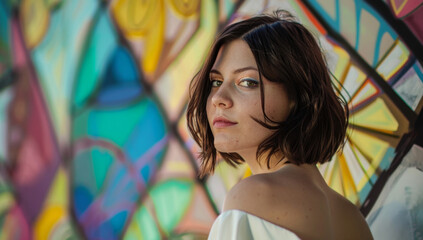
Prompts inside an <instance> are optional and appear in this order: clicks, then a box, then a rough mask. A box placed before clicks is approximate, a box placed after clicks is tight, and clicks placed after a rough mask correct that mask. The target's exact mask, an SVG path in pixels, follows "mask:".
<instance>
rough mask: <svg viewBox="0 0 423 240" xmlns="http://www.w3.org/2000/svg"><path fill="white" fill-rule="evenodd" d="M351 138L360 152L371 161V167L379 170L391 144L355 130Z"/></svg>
mask: <svg viewBox="0 0 423 240" xmlns="http://www.w3.org/2000/svg"><path fill="white" fill-rule="evenodd" d="M349 137H350V139H351V141H352V143H353V144H354V145H355V146H356V147H357V148H358V149H359V150H360V152H361V153H362V154H363V155H364V156H366V158H368V159H369V160H370V161H371V165H372V166H373V167H374V168H378V167H379V164H380V162H381V161H382V159H383V157H384V156H385V154H386V151H387V150H388V147H389V144H388V143H387V142H385V141H382V140H381V139H379V138H376V137H373V136H371V135H368V134H365V133H363V132H361V131H358V130H354V131H353V132H352V134H351V135H350V136H349Z"/></svg>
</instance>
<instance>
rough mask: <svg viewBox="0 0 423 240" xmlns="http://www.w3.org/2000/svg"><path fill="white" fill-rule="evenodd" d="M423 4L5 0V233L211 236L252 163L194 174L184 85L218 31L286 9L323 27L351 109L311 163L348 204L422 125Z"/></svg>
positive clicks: (1, 156) (362, 197) (0, 80)
mask: <svg viewBox="0 0 423 240" xmlns="http://www.w3.org/2000/svg"><path fill="white" fill-rule="evenodd" d="M375 2H376V3H375ZM422 6H423V1H407V0H395V1H394V0H392V1H387V0H386V1H382V0H380V1H374V2H372V1H365V0H356V1H339V0H333V1H323V0H303V1H299V0H260V1H255V0H254V1H253V0H245V1H242V0H187V1H176V0H166V1H165V0H158V1H129V0H112V1H98V0H46V1H38V0H21V1H16V0H4V1H1V2H0V112H1V114H0V239H170V238H171V239H205V238H206V237H207V234H208V232H209V229H210V227H211V224H212V223H213V221H214V219H215V218H216V217H217V215H218V214H219V212H220V211H221V207H222V204H223V199H224V197H225V194H226V193H227V191H228V190H229V189H230V188H231V187H232V186H233V185H234V184H236V183H237V182H238V181H239V180H240V179H242V178H244V177H247V176H249V175H250V174H251V172H250V171H249V169H248V167H247V166H240V167H239V168H237V169H233V168H232V167H231V166H229V165H227V164H226V163H225V162H223V161H222V162H219V163H218V166H217V167H216V173H215V175H213V176H207V177H206V178H204V179H199V178H198V167H199V164H198V160H197V158H198V151H199V149H198V146H197V145H196V144H195V143H194V141H193V140H192V138H191V137H190V136H189V134H188V131H187V128H186V120H185V111H186V109H185V108H186V104H187V100H188V85H189V82H190V80H191V79H192V77H193V76H194V75H195V73H196V72H197V71H198V69H199V68H200V66H201V64H202V61H203V60H204V58H205V56H206V54H207V52H208V49H209V47H210V45H211V44H212V42H213V40H214V37H215V35H216V34H217V32H218V31H219V30H221V29H222V28H223V27H224V26H226V25H227V24H229V23H231V22H234V21H238V20H240V19H245V18H248V17H251V16H253V15H255V14H258V13H263V12H272V11H273V10H275V9H279V8H282V9H287V10H290V11H292V12H293V13H294V14H295V15H296V16H297V17H298V19H299V20H300V21H301V22H302V23H303V24H304V25H306V26H307V27H308V28H309V29H310V30H311V31H312V32H313V33H314V34H315V35H316V37H317V38H318V39H319V42H320V44H321V46H322V51H323V52H324V54H325V56H326V59H327V62H328V64H329V68H330V70H331V72H332V73H333V76H334V78H333V80H334V85H335V86H337V87H338V88H339V89H340V92H341V93H342V94H343V96H344V97H345V99H346V100H347V102H348V104H349V108H350V111H351V119H350V127H349V129H348V136H347V139H346V144H345V147H344V149H343V151H342V152H340V153H338V154H337V155H335V156H334V157H333V159H332V161H331V162H329V163H326V164H322V165H320V166H319V168H320V171H321V173H322V175H323V176H324V178H325V180H326V181H327V182H328V184H329V185H330V186H331V187H332V188H333V189H335V190H336V191H338V192H339V193H341V194H342V195H344V196H345V197H346V198H348V199H349V200H350V201H351V202H353V203H354V204H356V205H357V206H359V207H364V206H365V205H367V203H368V202H369V201H370V202H372V201H373V202H374V201H375V200H376V198H377V197H378V195H377V194H376V195H375V194H371V193H372V192H374V189H375V186H377V184H378V183H380V182H381V181H382V180H381V179H382V177H381V176H383V175H384V174H385V173H386V172H387V171H388V170H389V169H390V168H391V167H392V165H393V164H394V162H395V159H397V158H400V157H399V155H398V151H396V149H397V150H398V149H401V148H402V147H403V145H404V142H407V138H406V137H407V136H408V135H407V134H408V133H409V132H411V131H413V129H414V128H415V126H421V123H419V122H417V119H418V116H419V115H421V109H422V106H423V102H422V96H423V68H422V65H421V64H422V61H423V55H422V53H421V49H423V48H422V43H423V36H422V33H423V25H422V22H423V20H422V16H423V14H422V11H423V7H422ZM393 20H395V21H393ZM398 24H402V25H398ZM339 83H342V85H343V88H341V87H340V84H339ZM419 124H420V125H419ZM414 159H415V157H414ZM399 160H401V159H399ZM372 221H373V220H372Z"/></svg>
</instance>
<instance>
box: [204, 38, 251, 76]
mask: <svg viewBox="0 0 423 240" xmlns="http://www.w3.org/2000/svg"><path fill="white" fill-rule="evenodd" d="M246 67H251V68H255V69H257V64H256V61H255V58H254V55H253V53H252V52H251V49H250V47H249V46H248V44H247V43H246V42H245V41H244V40H241V39H236V40H233V41H231V42H229V43H226V44H224V45H223V46H222V47H221V48H220V49H219V52H218V54H217V57H216V59H215V62H214V64H213V66H212V69H214V70H217V71H219V72H226V71H227V70H232V71H233V70H234V69H240V68H246Z"/></svg>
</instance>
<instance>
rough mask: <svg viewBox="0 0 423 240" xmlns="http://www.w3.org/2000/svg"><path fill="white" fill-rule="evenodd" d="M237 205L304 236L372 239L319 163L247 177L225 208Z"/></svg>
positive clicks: (292, 166)
mask: <svg viewBox="0 0 423 240" xmlns="http://www.w3.org/2000/svg"><path fill="white" fill-rule="evenodd" d="M231 209H238V210H241V211H244V212H247V213H250V214H252V215H255V216H257V217H260V218H262V219H264V220H266V221H269V222H271V223H274V224H276V225H278V226H281V227H283V228H285V229H288V230H290V231H292V232H294V233H295V234H297V236H299V237H300V238H301V239H372V236H371V233H370V230H369V228H368V226H367V224H366V222H365V220H364V218H363V216H362V215H361V213H360V212H359V211H358V209H357V208H356V207H355V206H354V205H353V204H352V203H350V202H349V201H348V200H346V199H345V198H343V197H342V196H340V195H339V194H338V193H336V192H335V191H333V190H332V189H331V188H329V187H328V186H327V184H326V183H325V181H324V180H323V178H322V176H321V175H320V173H319V171H318V169H317V167H315V166H312V165H300V166H296V165H292V164H288V165H286V166H284V167H283V168H281V169H280V170H278V171H276V172H273V173H267V174H257V175H254V176H251V177H249V178H247V179H244V180H243V181H241V182H240V183H238V184H237V185H236V186H235V187H234V188H232V190H231V191H230V192H229V194H228V196H227V198H226V201H225V206H224V211H227V210H231Z"/></svg>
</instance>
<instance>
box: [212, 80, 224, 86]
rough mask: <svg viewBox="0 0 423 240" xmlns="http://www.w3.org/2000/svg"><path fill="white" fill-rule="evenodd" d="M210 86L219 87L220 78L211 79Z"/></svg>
mask: <svg viewBox="0 0 423 240" xmlns="http://www.w3.org/2000/svg"><path fill="white" fill-rule="evenodd" d="M211 84H212V87H219V86H220V85H222V81H220V80H211Z"/></svg>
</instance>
